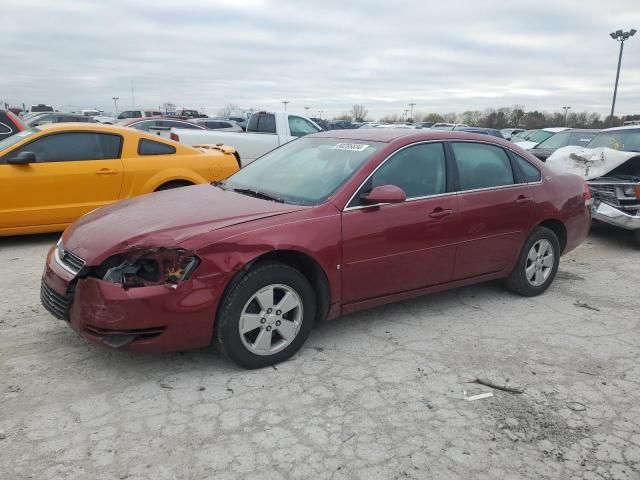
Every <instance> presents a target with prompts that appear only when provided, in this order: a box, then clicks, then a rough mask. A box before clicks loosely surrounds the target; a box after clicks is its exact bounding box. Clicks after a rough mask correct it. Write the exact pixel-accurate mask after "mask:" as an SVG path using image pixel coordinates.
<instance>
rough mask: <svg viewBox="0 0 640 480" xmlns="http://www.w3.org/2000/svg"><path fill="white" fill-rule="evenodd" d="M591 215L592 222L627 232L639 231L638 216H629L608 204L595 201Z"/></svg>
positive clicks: (639, 220) (639, 219)
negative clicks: (606, 224)
mask: <svg viewBox="0 0 640 480" xmlns="http://www.w3.org/2000/svg"><path fill="white" fill-rule="evenodd" d="M591 213H592V216H593V219H594V220H599V221H601V222H604V223H608V224H610V225H615V226H616V227H620V228H624V229H627V230H640V215H632V214H629V213H627V212H625V211H623V210H621V209H619V208H616V207H614V206H612V205H609V204H608V203H605V202H602V201H595V202H594V204H593V207H592V211H591Z"/></svg>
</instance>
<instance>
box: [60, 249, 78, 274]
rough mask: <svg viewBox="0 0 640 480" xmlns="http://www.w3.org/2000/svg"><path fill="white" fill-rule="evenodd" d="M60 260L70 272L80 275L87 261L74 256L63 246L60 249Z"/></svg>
mask: <svg viewBox="0 0 640 480" xmlns="http://www.w3.org/2000/svg"><path fill="white" fill-rule="evenodd" d="M58 258H59V259H60V263H61V264H62V265H64V266H65V267H67V268H68V269H69V270H72V271H73V272H74V273H78V272H79V271H80V270H82V268H83V267H84V265H85V261H84V260H83V259H81V258H80V257H78V256H77V255H74V254H73V253H71V252H70V251H69V250H66V249H65V248H64V247H62V246H61V247H60V248H59V253H58Z"/></svg>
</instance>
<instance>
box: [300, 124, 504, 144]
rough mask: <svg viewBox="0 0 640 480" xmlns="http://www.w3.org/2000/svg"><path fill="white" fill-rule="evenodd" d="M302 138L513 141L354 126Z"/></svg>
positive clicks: (425, 131)
mask: <svg viewBox="0 0 640 480" xmlns="http://www.w3.org/2000/svg"><path fill="white" fill-rule="evenodd" d="M304 138H335V139H340V140H358V141H365V142H383V143H391V142H394V141H396V140H401V141H402V142H403V143H407V144H408V143H413V142H420V141H427V140H476V141H480V142H483V143H495V144H498V145H502V146H505V147H508V148H512V147H513V143H511V142H508V141H507V140H503V139H502V138H499V137H494V136H488V135H483V134H478V133H467V132H462V131H459V130H458V131H456V130H421V129H403V128H362V129H361V128H356V129H353V130H330V131H328V132H319V133H313V134H311V135H307V137H304Z"/></svg>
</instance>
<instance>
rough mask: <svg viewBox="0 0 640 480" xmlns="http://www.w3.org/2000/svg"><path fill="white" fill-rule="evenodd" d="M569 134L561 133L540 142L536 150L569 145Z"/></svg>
mask: <svg viewBox="0 0 640 480" xmlns="http://www.w3.org/2000/svg"><path fill="white" fill-rule="evenodd" d="M570 135H571V132H566V133H565V132H561V133H556V134H555V135H553V136H551V137H549V138H547V139H546V140H545V141H543V142H541V143H540V145H538V146H537V147H536V148H560V147H564V146H566V145H569V137H570Z"/></svg>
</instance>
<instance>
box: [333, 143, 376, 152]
mask: <svg viewBox="0 0 640 480" xmlns="http://www.w3.org/2000/svg"><path fill="white" fill-rule="evenodd" d="M368 146H369V145H365V144H363V143H339V144H337V145H336V146H335V147H333V149H334V150H349V151H350V152H362V151H363V150H365V149H366V148H367V147H368Z"/></svg>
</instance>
